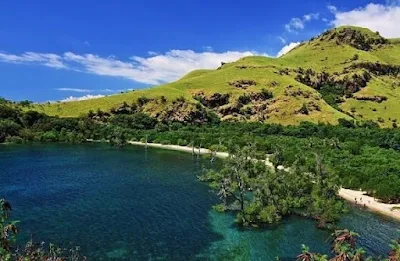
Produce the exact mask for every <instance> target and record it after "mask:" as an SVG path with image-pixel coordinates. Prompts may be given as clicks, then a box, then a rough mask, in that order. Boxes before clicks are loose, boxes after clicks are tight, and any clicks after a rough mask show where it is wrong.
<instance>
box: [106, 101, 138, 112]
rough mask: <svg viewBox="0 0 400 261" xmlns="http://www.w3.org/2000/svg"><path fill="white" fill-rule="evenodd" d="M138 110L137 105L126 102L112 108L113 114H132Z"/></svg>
mask: <svg viewBox="0 0 400 261" xmlns="http://www.w3.org/2000/svg"><path fill="white" fill-rule="evenodd" d="M135 110H136V108H135V106H129V105H128V104H127V103H126V102H124V103H123V104H121V105H117V106H115V107H113V108H111V113H112V114H130V113H133V112H134V111H135Z"/></svg>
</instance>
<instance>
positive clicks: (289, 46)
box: [276, 42, 300, 57]
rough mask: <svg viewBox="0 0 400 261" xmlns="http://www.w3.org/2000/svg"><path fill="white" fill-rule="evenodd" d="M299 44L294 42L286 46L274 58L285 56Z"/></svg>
mask: <svg viewBox="0 0 400 261" xmlns="http://www.w3.org/2000/svg"><path fill="white" fill-rule="evenodd" d="M299 44H300V42H296V43H290V44H288V45H285V46H284V47H283V48H282V49H281V50H280V51H279V52H278V54H277V55H276V57H281V56H282V55H284V54H287V53H288V52H290V51H291V50H292V49H294V48H295V47H297V46H298V45H299Z"/></svg>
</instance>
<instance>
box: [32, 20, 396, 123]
mask: <svg viewBox="0 0 400 261" xmlns="http://www.w3.org/2000/svg"><path fill="white" fill-rule="evenodd" d="M399 76H400V43H399V41H398V40H396V39H392V40H388V39H385V38H383V37H381V36H380V35H379V33H376V32H371V31H370V30H368V29H365V28H358V27H340V28H336V29H333V30H330V31H327V32H325V33H323V34H321V35H320V36H318V37H315V38H313V39H311V40H310V41H308V42H305V43H302V44H301V45H299V46H298V47H296V48H295V49H293V50H292V51H291V52H289V53H287V54H286V55H284V56H283V57H280V58H270V57H261V56H252V57H245V58H242V59H240V60H238V61H236V62H233V63H222V65H221V67H219V68H218V69H216V70H196V71H193V72H190V73H188V74H187V75H185V76H183V77H182V78H181V79H179V80H178V81H176V82H172V83H169V84H165V85H161V86H157V87H153V88H149V89H146V90H139V91H130V92H126V93H122V94H117V95H112V96H108V97H104V98H99V99H93V100H86V101H78V102H67V103H54V104H39V105H35V106H34V109H35V110H38V111H41V112H45V113H47V114H49V115H59V116H61V117H75V116H79V115H82V114H86V113H88V112H89V111H90V110H93V111H96V110H102V111H105V112H121V111H122V112H124V111H126V110H128V111H132V110H136V111H137V110H140V111H142V112H144V113H147V114H149V115H151V116H154V117H157V118H159V119H160V120H175V121H207V120H209V119H210V115H211V114H212V115H213V116H212V117H218V118H220V119H222V120H227V121H262V122H274V123H282V124H285V125H287V124H298V123H300V122H301V121H311V122H325V123H332V124H335V123H337V122H338V119H340V118H345V119H348V120H349V119H352V118H353V119H356V120H373V121H375V122H378V123H379V124H380V125H381V126H393V124H394V123H395V122H396V121H397V119H399V120H400V110H399V109H400V108H398V109H397V106H398V105H397V100H398V96H399V95H400V90H399V89H400V83H399ZM121 106H122V107H121Z"/></svg>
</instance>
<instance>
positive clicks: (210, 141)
mask: <svg viewBox="0 0 400 261" xmlns="http://www.w3.org/2000/svg"><path fill="white" fill-rule="evenodd" d="M86 139H95V140H110V141H111V142H112V143H114V144H117V145H122V144H123V143H124V142H125V141H126V140H136V141H145V140H147V141H148V142H154V143H163V144H178V145H190V146H196V147H198V146H201V147H206V148H210V149H212V150H218V151H232V150H233V149H235V148H236V147H237V146H239V147H244V146H249V145H251V146H252V148H253V153H254V154H255V156H256V157H257V158H259V159H265V158H266V157H267V156H268V155H270V154H274V153H275V152H276V151H277V150H279V151H280V158H281V159H280V162H281V164H282V165H284V166H287V167H290V166H292V165H294V164H296V163H299V162H301V163H302V164H303V165H307V164H308V165H310V162H312V161H313V160H314V158H315V156H314V151H315V150H314V149H310V148H311V147H310V146H314V145H313V144H317V143H318V144H321V143H322V142H323V141H324V140H328V141H329V142H326V144H327V145H326V146H323V152H324V162H325V164H326V166H327V167H328V168H329V169H331V170H332V171H333V172H334V173H335V174H337V175H338V176H339V177H340V184H338V185H342V186H344V187H346V188H352V189H363V190H365V191H367V192H368V193H369V194H371V195H373V196H375V197H378V198H380V199H382V200H384V201H386V202H393V203H395V202H399V201H400V174H399V173H400V160H399V159H400V152H399V150H400V131H399V130H397V129H381V128H378V126H377V125H376V124H375V123H373V122H359V123H356V122H353V121H348V120H344V119H342V120H340V124H339V125H335V126H333V125H329V124H312V123H301V124H300V125H299V126H282V125H277V124H262V123H230V122H219V121H218V119H215V120H213V121H211V122H210V123H208V124H182V123H179V122H159V121H158V120H157V119H155V118H152V117H150V116H148V115H146V114H143V113H141V112H139V113H138V112H135V111H123V112H118V113H114V114H113V113H107V112H102V111H100V110H99V111H97V112H90V113H89V114H88V115H86V116H83V117H80V118H58V117H50V116H47V115H45V114H41V113H38V112H36V111H26V112H24V111H22V110H19V109H18V108H16V107H15V106H14V105H13V104H12V103H10V102H7V101H3V102H2V103H0V142H14V143H22V142H33V141H37V142H52V141H61V142H85V141H86ZM328 143H329V144H328ZM328 145H329V146H328Z"/></svg>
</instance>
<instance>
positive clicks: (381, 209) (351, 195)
mask: <svg viewBox="0 0 400 261" xmlns="http://www.w3.org/2000/svg"><path fill="white" fill-rule="evenodd" d="M339 196H340V197H342V198H344V199H346V200H348V201H351V202H352V203H355V204H357V205H360V206H363V207H366V208H368V209H370V210H372V211H375V212H378V213H381V214H383V215H386V216H389V217H392V218H395V219H398V220H400V204H385V203H382V202H379V200H377V199H375V198H373V197H370V196H367V195H365V192H363V191H357V190H351V189H344V188H342V189H340V190H339ZM396 207H397V208H399V209H393V210H392V208H396Z"/></svg>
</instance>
